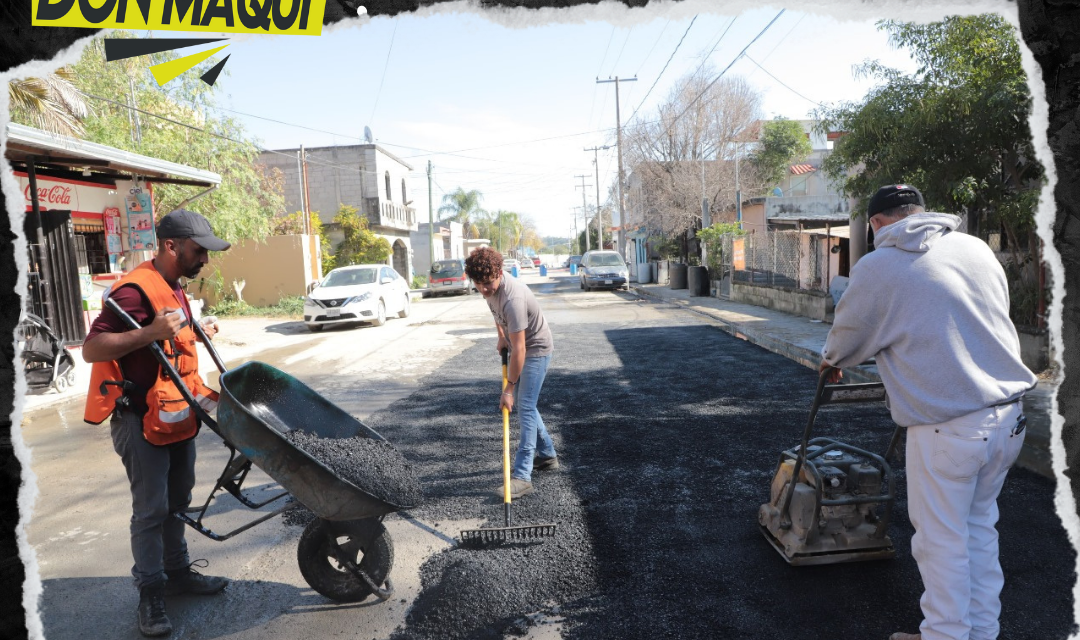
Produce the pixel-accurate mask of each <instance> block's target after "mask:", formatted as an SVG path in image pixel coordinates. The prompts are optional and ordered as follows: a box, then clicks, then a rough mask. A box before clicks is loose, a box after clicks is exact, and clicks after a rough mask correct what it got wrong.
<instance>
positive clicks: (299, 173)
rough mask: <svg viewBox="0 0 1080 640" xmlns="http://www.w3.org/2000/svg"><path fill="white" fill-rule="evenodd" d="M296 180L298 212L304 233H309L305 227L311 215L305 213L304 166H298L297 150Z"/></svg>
mask: <svg viewBox="0 0 1080 640" xmlns="http://www.w3.org/2000/svg"><path fill="white" fill-rule="evenodd" d="M301 148H303V147H301ZM296 182H297V184H298V185H299V187H300V188H299V189H298V191H299V192H300V214H301V215H303V216H304V233H309V232H308V230H307V228H308V224H309V223H310V222H311V216H309V215H308V214H307V205H306V204H304V203H305V200H304V168H303V167H302V166H300V152H299V151H297V152H296Z"/></svg>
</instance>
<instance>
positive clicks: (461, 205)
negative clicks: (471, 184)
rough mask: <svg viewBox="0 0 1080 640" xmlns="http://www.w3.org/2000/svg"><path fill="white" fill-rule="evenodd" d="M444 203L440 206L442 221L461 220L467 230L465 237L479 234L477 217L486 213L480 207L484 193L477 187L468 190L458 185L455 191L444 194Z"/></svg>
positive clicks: (440, 219)
mask: <svg viewBox="0 0 1080 640" xmlns="http://www.w3.org/2000/svg"><path fill="white" fill-rule="evenodd" d="M442 199H443V205H442V206H441V207H439V215H440V216H442V217H440V218H439V221H440V222H443V221H449V220H452V221H454V222H460V223H461V226H462V228H464V230H465V237H466V238H471V237H475V236H476V235H477V228H476V222H477V219H478V218H479V217H480V216H482V215H483V214H484V210H483V209H481V208H480V201H481V200H483V199H484V194H482V193H480V192H479V191H477V190H476V189H472V190H471V191H466V190H464V189H462V188H461V187H458V188H457V190H456V191H454V192H453V193H447V194H445V195H443V198H442Z"/></svg>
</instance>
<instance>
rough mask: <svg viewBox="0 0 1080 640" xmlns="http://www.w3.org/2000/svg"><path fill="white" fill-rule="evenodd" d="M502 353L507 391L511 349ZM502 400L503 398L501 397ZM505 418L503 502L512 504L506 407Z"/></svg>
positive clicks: (504, 381)
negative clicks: (507, 373) (507, 370)
mask: <svg viewBox="0 0 1080 640" xmlns="http://www.w3.org/2000/svg"><path fill="white" fill-rule="evenodd" d="M501 355H502V391H503V393H506V387H507V386H508V385H509V384H510V383H509V381H508V380H507V377H506V369H507V366H508V364H509V362H508V361H509V357H508V356H509V351H508V350H506V349H503V350H502V351H501ZM499 402H502V398H499ZM502 418H503V502H505V503H506V504H507V505H509V504H510V412H509V411H507V410H506V408H505V407H504V408H503V410H502ZM506 526H508V527H509V526H510V512H509V511H507V512H506Z"/></svg>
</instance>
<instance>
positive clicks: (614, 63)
mask: <svg viewBox="0 0 1080 640" xmlns="http://www.w3.org/2000/svg"><path fill="white" fill-rule="evenodd" d="M633 32H634V28H633V27H630V30H629V31H627V32H626V39H625V40H623V41H622V49H619V56H618V57H617V58H615V62H613V63H611V72H612V73H614V72H615V67H617V66H619V60H622V54H623V51H626V43H627V42H630V34H632V33H633ZM608 75H611V74H610V73H609V74H608Z"/></svg>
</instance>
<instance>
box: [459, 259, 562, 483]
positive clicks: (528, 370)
mask: <svg viewBox="0 0 1080 640" xmlns="http://www.w3.org/2000/svg"><path fill="white" fill-rule="evenodd" d="M465 273H466V274H467V275H468V276H469V279H470V280H472V281H473V284H475V285H476V289H477V291H479V292H480V293H481V295H483V296H484V299H485V300H486V301H487V303H488V308H490V309H491V315H492V316H494V318H495V329H496V331H498V332H499V341H498V344H496V345H495V351H496V352H501V351H502V350H503V349H509V350H510V363H509V365H508V366H507V373H506V377H507V380H508V385H507V387H506V389H505V391H504V392H503V394H502V397H501V398H500V399H499V408H500V409H502V408H506V409H507V410H508V411H513V409H514V403H515V401H516V403H517V407H518V416H519V420H518V421H519V423H520V425H521V441H520V442H519V444H518V449H517V454H516V456H515V457H514V465H513V468H512V470H511V473H510V476H511V478H510V497H511V498H512V499H516V498H520V497H521V496H524V495H528V494H530V493H533V486H532V472H533V470H534V469H535V470H537V471H543V470H551V469H558V468H559V459H558V457H557V456H556V453H555V444H554V443H553V442H552V441H551V435H550V434H549V433H548V430H547V427H545V426H544V419H543V418H542V417H541V416H540V412H539V411H538V410H537V408H536V403H537V401H538V400H539V398H540V389H541V388H542V387H543V386H544V378H545V377H546V376H547V369H548V365H549V364H550V363H551V354H552V352H553V351H554V342H553V341H552V337H551V330H550V329H549V328H548V325H547V321H546V320H544V314H543V312H542V311H541V310H540V304H539V303H538V302H537V301H536V296H534V295H533V293H532V291H531V290H530V289H529V287H527V286H525V285H524V284H522V283H521V282H520V281H518V280H517V279H516V278H514V277H513V276H507V275H506V274H505V273H504V272H503V259H502V255H500V254H499V252H498V251H495V250H494V249H491V248H489V247H481V248H479V249H476V250H474V251H473V252H472V254H470V255H469V257H468V258H467V259H466V260H465ZM534 456H535V457H534ZM499 494H500V495H502V492H501V491H500V492H499Z"/></svg>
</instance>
